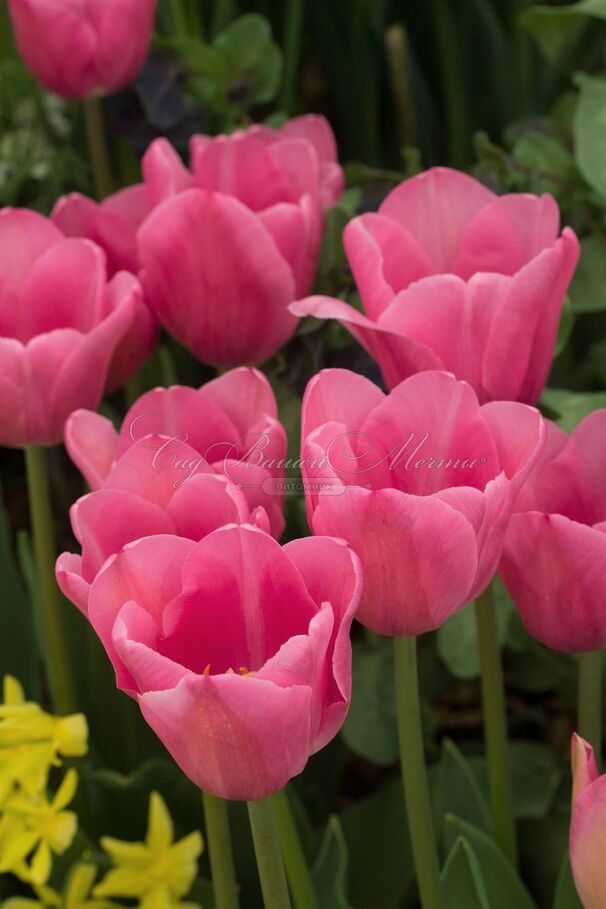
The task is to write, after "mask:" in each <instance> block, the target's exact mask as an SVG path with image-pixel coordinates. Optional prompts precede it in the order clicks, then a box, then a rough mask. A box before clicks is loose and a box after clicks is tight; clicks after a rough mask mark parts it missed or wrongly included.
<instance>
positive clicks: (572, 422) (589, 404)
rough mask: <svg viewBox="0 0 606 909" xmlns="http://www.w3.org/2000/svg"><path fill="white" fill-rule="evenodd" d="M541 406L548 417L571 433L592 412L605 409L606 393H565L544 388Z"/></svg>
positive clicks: (562, 389) (565, 391)
mask: <svg viewBox="0 0 606 909" xmlns="http://www.w3.org/2000/svg"><path fill="white" fill-rule="evenodd" d="M540 403H541V405H542V406H544V407H545V408H546V409H547V410H548V411H549V413H548V416H550V417H552V418H553V419H555V420H556V422H557V423H558V425H559V426H561V427H562V429H565V430H566V432H572V430H573V429H574V428H575V426H576V425H577V424H578V423H580V422H581V420H582V419H584V418H585V417H586V416H588V415H589V414H590V413H593V411H594V410H598V409H599V408H601V407H606V392H604V391H586V392H575V391H567V390H566V389H564V388H546V389H545V390H544V391H543V394H542V395H541V401H540Z"/></svg>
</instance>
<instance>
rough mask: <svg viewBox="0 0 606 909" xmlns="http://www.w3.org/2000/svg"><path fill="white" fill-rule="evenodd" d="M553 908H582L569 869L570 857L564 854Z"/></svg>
mask: <svg viewBox="0 0 606 909" xmlns="http://www.w3.org/2000/svg"><path fill="white" fill-rule="evenodd" d="M553 909H583V906H582V904H581V901H580V899H579V897H578V894H577V889H576V887H575V885H574V879H573V877H572V871H571V869H570V857H569V855H568V853H566V855H565V856H564V859H563V861H562V867H561V868H560V873H559V875H558V882H557V884H556V891H555V898H554V903H553Z"/></svg>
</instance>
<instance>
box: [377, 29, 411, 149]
mask: <svg viewBox="0 0 606 909" xmlns="http://www.w3.org/2000/svg"><path fill="white" fill-rule="evenodd" d="M385 53H386V58H387V69H388V72H389V77H390V82H391V90H392V94H393V99H394V105H395V114H396V117H395V119H396V122H397V124H398V134H399V140H400V145H401V146H402V147H403V148H404V147H406V146H407V145H416V144H417V129H416V122H415V119H416V118H415V109H414V103H413V95H412V86H411V84H410V50H409V43H408V34H407V32H406V29H405V28H404V26H403V25H402V23H401V22H396V23H395V24H394V25H390V26H389V28H388V29H387V31H386V32H385Z"/></svg>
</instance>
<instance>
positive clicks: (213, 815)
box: [202, 792, 239, 909]
mask: <svg viewBox="0 0 606 909" xmlns="http://www.w3.org/2000/svg"><path fill="white" fill-rule="evenodd" d="M202 798H203V801H204V817H205V820H206V838H207V840H208V852H209V857H210V870H211V874H212V879H213V890H214V894H215V906H216V909H238V905H239V903H238V885H237V883H236V872H235V868H234V856H233V852H232V848H231V839H230V835H229V818H228V815H227V804H226V802H225V801H224V800H223V799H220V798H217V797H216V796H214V795H211V794H210V793H209V792H203V793H202Z"/></svg>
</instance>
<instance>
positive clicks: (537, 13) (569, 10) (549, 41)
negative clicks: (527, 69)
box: [519, 0, 606, 63]
mask: <svg viewBox="0 0 606 909" xmlns="http://www.w3.org/2000/svg"><path fill="white" fill-rule="evenodd" d="M588 16H593V17H594V18H597V19H606V2H605V0H581V2H580V3H571V4H568V5H566V6H531V7H530V8H529V9H527V10H525V11H524V12H523V13H522V15H521V16H520V19H519V21H520V24H521V25H523V26H525V27H526V28H527V29H528V30H529V31H531V32H532V34H533V35H534V37H535V38H536V40H537V43H538V45H539V47H540V48H541V50H542V51H543V53H544V54H545V56H546V57H547V59H548V60H551V62H552V63H557V62H558V60H560V59H561V58H562V57H563V56H564V55H565V54H567V53H568V52H569V51H570V50H571V49H572V48H573V47H574V45H575V44H576V42H577V40H578V38H579V36H580V35H581V32H582V31H583V27H584V26H585V24H586V22H587V17H588Z"/></svg>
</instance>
